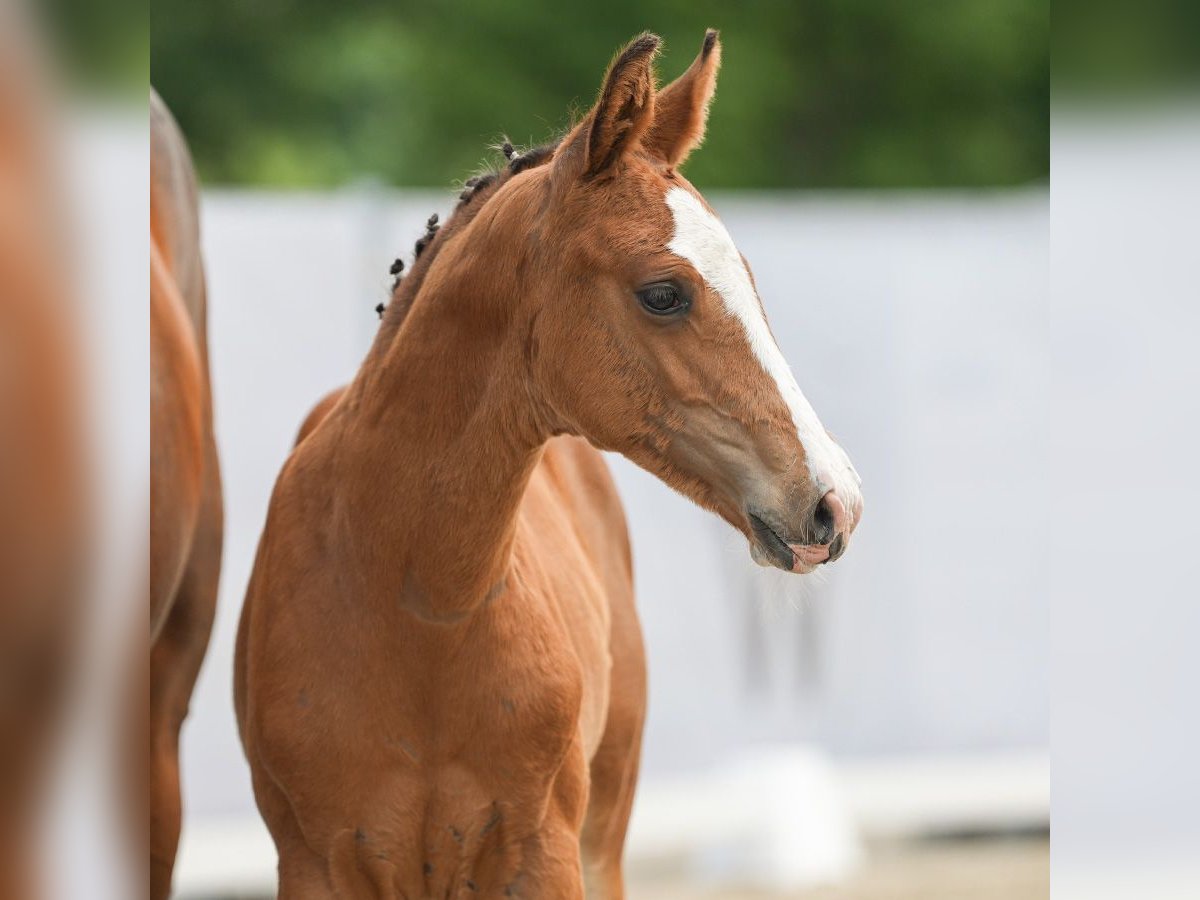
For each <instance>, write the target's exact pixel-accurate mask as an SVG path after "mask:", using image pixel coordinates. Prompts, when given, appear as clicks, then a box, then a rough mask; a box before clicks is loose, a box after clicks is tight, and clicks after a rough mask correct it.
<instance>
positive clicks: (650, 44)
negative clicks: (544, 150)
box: [557, 34, 661, 177]
mask: <svg viewBox="0 0 1200 900" xmlns="http://www.w3.org/2000/svg"><path fill="white" fill-rule="evenodd" d="M660 43H661V41H660V39H659V37H658V35H654V34H643V35H641V36H640V37H638V38H635V39H634V40H633V42H632V43H630V44H629V46H627V47H626V48H625V49H624V50H622V51H621V52H620V53H619V54H617V56H616V58H615V59H614V60H613V61H612V65H610V66H609V67H608V74H607V75H606V76H605V77H604V87H603V88H601V90H600V98H599V99H598V100H597V101H596V105H595V106H594V107H592V110H591V112H589V113H588V115H587V117H586V118H585V119H584V120H583V121H582V122H580V123H579V124H578V125H577V126H576V127H575V129H574V131H572V132H571V134H569V135H568V136H567V138H566V140H564V141H563V147H562V150H561V151H560V152H559V153H558V154H557V155H558V157H559V165H561V166H563V167H567V168H570V169H571V170H573V171H572V173H571V174H573V175H575V176H582V177H591V176H594V175H599V174H600V173H601V172H604V171H606V170H607V169H610V168H611V167H612V166H613V165H614V164H615V163H616V162H617V161H618V160H619V159H620V158H621V157H622V156H623V155H624V154H625V153H627V152H629V151H630V150H631V149H633V148H634V147H635V146H637V144H638V141H639V140H640V139H641V136H642V135H643V134H645V133H646V131H647V129H649V127H650V125H651V123H652V122H653V121H654V56H655V54H656V53H658V46H659V44H660Z"/></svg>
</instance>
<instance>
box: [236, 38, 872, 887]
mask: <svg viewBox="0 0 1200 900" xmlns="http://www.w3.org/2000/svg"><path fill="white" fill-rule="evenodd" d="M658 45H659V40H658V38H657V37H654V36H652V35H644V36H642V37H639V38H638V39H636V40H635V41H634V42H633V43H631V44H630V45H629V46H628V47H627V48H626V49H625V50H624V51H623V52H622V53H620V55H618V56H617V58H616V59H615V60H614V61H613V63H612V65H611V67H610V68H609V71H608V74H607V76H606V78H605V82H604V86H603V88H602V90H601V92H600V97H599V100H598V102H597V104H596V106H595V107H594V108H593V109H592V111H591V112H590V113H589V114H588V115H587V117H586V118H585V119H584V120H583V121H582V122H581V123H580V124H579V125H578V126H576V127H575V128H574V129H573V130H572V131H571V132H570V133H569V134H568V135H567V136H566V137H565V138H564V139H563V140H562V141H561V142H560V143H559V144H557V145H556V146H554V147H550V148H542V149H540V150H536V151H532V152H530V153H528V154H525V155H523V156H515V155H513V154H512V153H511V148H508V147H506V155H509V156H510V162H509V164H508V165H507V166H506V167H505V168H504V169H503V170H501V171H500V172H497V173H492V174H489V175H485V176H482V177H480V178H476V179H472V181H470V182H468V188H467V190H466V191H465V192H464V194H463V196H462V198H461V202H460V204H459V206H458V208H457V210H456V211H455V213H454V215H453V216H452V217H451V219H450V220H449V222H448V223H447V224H446V226H445V227H443V228H441V229H440V230H437V229H435V228H434V227H433V225H432V223H431V227H430V232H429V234H427V235H426V236H425V237H424V238H423V239H422V241H421V242H419V243H418V251H419V253H418V258H417V261H416V265H415V266H414V268H413V271H412V272H411V273H410V274H409V275H408V276H407V277H405V278H403V279H402V280H400V281H399V283H398V285H397V287H396V289H395V291H394V292H393V299H392V303H391V305H390V307H389V308H388V309H387V310H386V312H385V314H384V317H383V324H382V326H381V328H380V331H379V335H378V337H377V339H376V341H375V344H374V345H373V347H372V349H371V350H370V352H369V353H368V355H367V358H366V360H365V361H364V363H363V365H362V367H361V369H360V370H359V372H358V375H357V377H356V378H355V379H354V381H353V382H352V383H351V384H350V385H349V386H348V387H347V388H346V389H345V390H344V391H343V392H341V393H340V394H335V395H333V396H332V397H330V398H326V400H324V401H322V404H321V405H320V407H319V408H318V409H317V410H316V411H314V414H313V415H311V416H310V417H309V420H308V421H307V422H306V423H305V427H304V429H303V430H302V434H301V439H300V441H299V443H298V445H297V447H296V449H295V451H294V452H293V453H292V455H291V457H290V459H289V460H288V461H287V463H286V464H285V466H284V468H283V471H282V473H281V474H280V476H279V480H278V483H277V484H276V487H275V492H274V496H273V498H272V500H271V505H270V510H269V513H268V516H267V524H266V528H265V531H264V532H263V536H262V541H261V543H260V546H259V551H258V558H257V561H256V564H255V568H254V573H253V575H252V577H251V581H250V587H249V591H248V594H247V598H246V605H245V608H244V610H243V613H242V621H241V629H240V633H239V636H238V650H237V672H236V678H235V690H236V696H237V708H238V718H239V722H240V724H241V733H242V739H243V742H244V745H245V750H246V755H247V757H248V759H249V761H250V766H251V769H252V772H253V778H254V788H255V792H256V795H257V798H258V804H259V807H260V809H261V811H262V813H263V816H264V818H265V819H266V822H267V825H268V827H269V828H270V830H271V833H272V835H273V836H274V839H275V843H276V846H277V848H278V850H279V878H280V896H281V897H283V898H312V897H328V896H338V897H390V898H401V897H403V898H409V900H415V898H424V897H437V898H443V897H476V896H496V897H500V896H505V897H545V898H564V897H568V898H569V897H582V896H584V894H585V890H586V893H587V895H588V896H590V897H606V898H613V897H621V896H623V894H624V888H623V884H622V875H621V856H622V845H623V843H624V837H625V829H626V824H627V821H628V818H629V811H630V806H631V803H632V800H633V792H634V785H635V781H636V778H637V770H638V753H639V744H640V739H641V733H642V722H643V717H644V714H645V704H646V695H645V669H644V659H643V653H642V640H641V634H640V630H639V625H638V620H637V614H636V612H635V609H634V602H633V586H632V573H631V563H630V548H629V543H628V537H627V534H626V531H625V525H624V521H623V516H622V511H621V505H620V501H619V500H618V498H617V495H616V493H615V491H614V489H613V485H612V482H611V480H610V478H609V475H608V472H607V470H606V468H605V464H604V462H603V460H602V458H601V456H600V454H599V453H598V452H597V451H596V450H595V449H593V448H594V447H598V448H601V449H608V450H615V451H617V452H620V453H622V454H624V455H625V456H627V457H629V458H630V459H632V460H633V461H635V462H636V463H638V464H639V465H641V466H643V467H645V468H646V469H648V470H650V471H651V472H653V473H655V474H656V475H658V476H659V477H661V478H662V479H663V480H664V481H666V482H667V483H668V484H670V485H672V486H673V487H675V488H677V489H679V490H680V491H682V492H684V493H685V494H687V495H688V496H689V497H691V498H692V499H694V500H695V501H697V502H698V503H700V504H702V505H704V506H705V507H707V508H709V509H711V510H713V511H714V512H716V513H717V514H718V515H720V516H722V517H723V518H725V519H726V520H727V521H728V522H729V523H730V524H731V525H733V526H734V527H735V528H737V529H739V530H740V531H742V532H743V533H744V534H745V535H746V537H747V538H748V539H749V541H750V546H751V548H752V554H753V555H754V558H755V559H756V560H758V561H759V562H761V563H763V564H771V565H775V566H778V567H780V568H783V569H786V570H789V571H796V572H807V571H809V570H811V568H812V567H813V566H815V565H817V564H818V563H821V562H825V561H828V560H831V559H834V558H836V557H837V556H839V555H840V554H841V553H842V552H843V550H844V549H845V547H846V543H847V541H848V539H849V535H850V532H851V531H852V530H853V528H854V526H855V524H856V522H857V519H858V515H859V511H860V510H861V498H860V494H859V489H858V478H857V476H856V474H855V473H854V470H853V468H852V467H851V465H850V463H849V461H848V460H847V458H846V456H845V454H844V453H843V452H842V451H841V449H840V448H839V447H838V446H837V444H835V443H834V442H833V440H832V439H830V438H829V436H828V435H827V434H826V432H825V431H824V429H823V428H822V427H821V425H820V423H819V422H818V420H817V418H816V416H815V415H814V413H813V411H812V408H811V407H810V406H809V405H808V403H807V402H806V401H805V400H804V397H803V395H802V394H801V393H800V390H799V388H798V387H797V386H796V383H795V381H794V379H793V378H792V376H791V373H790V371H789V369H788V367H787V364H786V363H785V362H784V360H783V358H782V356H781V355H780V352H779V350H778V348H777V346H776V344H775V342H774V339H773V338H772V336H771V333H770V331H769V330H768V328H767V324H766V321H765V320H764V318H763V311H762V307H761V305H760V303H759V300H758V297H757V295H756V293H755V289H754V286H753V282H752V280H751V277H750V273H749V271H748V270H747V268H746V265H745V263H744V261H743V260H742V258H741V256H740V255H739V254H738V252H737V250H736V249H735V247H734V245H733V243H732V242H731V240H730V238H729V235H728V234H727V232H726V231H725V229H724V227H723V226H722V225H721V223H720V222H719V221H718V220H717V218H716V217H715V216H714V215H713V213H712V211H711V210H710V209H709V207H708V206H707V204H706V203H705V202H704V201H703V199H702V198H701V197H700V195H699V194H698V193H697V191H696V190H695V188H693V187H692V186H691V185H690V184H689V183H688V182H687V181H686V180H685V179H684V178H683V177H682V176H680V175H679V174H678V172H677V171H676V168H677V166H678V165H679V164H680V163H681V162H682V161H683V159H684V158H685V157H686V156H687V154H688V153H689V152H690V151H691V150H692V148H693V147H694V146H695V145H696V144H698V143H699V142H700V140H701V138H702V136H703V131H704V123H705V119H706V115H707V107H708V103H709V100H710V98H711V96H712V93H713V88H714V82H715V78H716V73H717V67H718V62H719V56H720V48H719V46H718V43H717V35H716V33H715V32H709V33H708V34H707V35H706V37H705V39H704V44H703V49H702V51H701V53H700V55H699V57H698V58H697V59H696V61H695V62H694V63H693V64H692V65H691V67H690V68H689V69H688V70H687V71H686V72H685V73H684V74H683V75H682V76H681V77H680V78H679V79H678V80H677V81H675V82H674V83H672V84H671V85H669V86H668V87H666V88H664V89H663V90H661V91H657V90H656V88H655V82H654V72H653V68H652V64H653V58H654V55H655V53H656V51H657V48H658ZM585 885H586V888H585Z"/></svg>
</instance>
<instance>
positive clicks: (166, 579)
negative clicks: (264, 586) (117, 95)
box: [148, 91, 223, 900]
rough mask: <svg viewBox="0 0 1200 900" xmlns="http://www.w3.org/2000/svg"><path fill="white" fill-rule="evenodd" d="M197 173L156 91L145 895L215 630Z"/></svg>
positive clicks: (163, 851) (160, 867)
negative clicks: (181, 734)
mask: <svg viewBox="0 0 1200 900" xmlns="http://www.w3.org/2000/svg"><path fill="white" fill-rule="evenodd" d="M206 318H207V312H206V297H205V289H204V269H203V266H202V264H201V258H200V233H199V215H198V211H197V203H196V176H195V173H194V172H193V171H192V163H191V157H190V155H189V154H188V150H187V145H186V144H185V143H184V140H183V136H182V135H181V134H180V132H179V129H178V127H177V126H176V125H175V120H174V119H173V118H172V117H171V114H170V112H169V111H168V110H167V108H166V106H165V105H164V104H163V102H162V100H160V99H159V97H158V95H157V94H156V93H154V92H153V91H151V94H150V693H149V703H150V707H149V720H148V721H149V731H150V734H149V742H150V743H149V753H150V760H149V768H150V771H149V805H150V820H149V822H150V834H149V841H150V897H151V898H152V900H161V898H165V897H166V896H167V894H169V893H170V889H171V870H172V869H173V867H174V864H175V849H176V845H177V844H178V842H179V821H180V798H179V729H180V727H181V726H182V725H183V720H184V717H185V716H186V715H187V711H188V703H189V701H190V700H191V696H192V688H193V687H194V686H195V683H196V676H197V674H198V673H199V671H200V663H201V662H202V661H203V659H204V653H205V650H206V649H207V647H208V637H209V632H210V631H211V630H212V623H213V614H214V612H215V610H216V602H217V577H218V575H219V573H220V569H221V538H222V530H223V514H222V503H221V476H220V470H219V468H218V464H217V448H216V444H215V442H214V440H213V430H212V402H211V394H210V388H209V374H208V341H207V337H206Z"/></svg>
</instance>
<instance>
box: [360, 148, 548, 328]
mask: <svg viewBox="0 0 1200 900" xmlns="http://www.w3.org/2000/svg"><path fill="white" fill-rule="evenodd" d="M557 147H558V141H555V142H553V143H549V144H543V145H542V146H540V147H534V148H532V149H530V150H527V151H525V152H524V153H518V152H517V151H516V150H515V149H514V147H513V145H512V144H511V143H509V142H508V141H505V142H504V143H503V144H501V145H500V146H499V147H498V148H497V149H499V150H500V151H501V152H502V153H503V154H504V158H505V162H504V164H502V165H498V166H493V167H490V168H488V169H486V170H485V171H483V172H481V173H479V174H477V175H473V176H472V177H470V178H468V179H467V180H466V182H465V183H464V184H463V191H462V193H461V194H459V195H458V203H457V204H455V206H454V210H453V212H451V213H450V217H449V218H448V219H447V220H446V222H445V223H444V224H442V225H439V224H438V216H437V213H434V214H433V215H432V216H430V217H429V221H428V222H426V223H425V233H424V234H422V235H421V237H419V238H418V239H417V242H416V245H415V247H414V248H413V263H412V266H411V268H410V269H409V272H408V274H407V275H404V276H402V275H401V273H402V272H403V271H404V260H403V259H397V260H396V261H395V262H394V263H392V267H391V269H390V270H389V271H390V272H391V274H392V275H394V276H395V277H396V280H395V281H394V282H393V283H392V295H391V301H390V302H389V303H388V304H387V306H386V307H385V306H384V305H383V304H382V303H381V304H379V306H377V307H375V310H376V312H378V313H379V317H380V318H381V319H382V320H383V325H382V327H381V331H383V330H388V331H394V330H395V329H396V328H397V327H399V325H400V323H401V322H403V321H404V317H405V315H407V313H408V309H409V307H410V306H411V305H412V302H413V299H414V298H415V297H416V296H417V293H418V292H419V291H420V290H421V284H422V282H423V281H424V280H425V273H426V272H428V271H429V267H430V266H431V265H432V264H433V261H434V259H436V258H437V255H438V251H439V250H441V248H442V247H443V246H444V244H445V242H446V241H447V240H448V239H449V238H450V237H451V236H452V235H453V234H455V232H457V231H459V230H460V229H462V228H463V227H464V226H466V225H467V224H468V223H469V222H471V220H473V219H474V218H475V216H476V215H478V213H479V211H480V210H481V209H483V207H484V205H485V204H486V203H487V202H488V200H490V199H491V198H492V197H493V196H495V194H496V192H497V191H498V190H499V189H500V187H501V186H502V185H503V184H504V183H505V182H506V181H508V180H509V179H510V178H512V177H513V176H515V175H518V174H520V173H521V172H524V171H525V170H526V169H532V168H535V167H537V166H540V165H544V164H545V163H546V162H547V161H548V160H549V159H550V158H551V157H552V156H553V155H554V151H555V149H557Z"/></svg>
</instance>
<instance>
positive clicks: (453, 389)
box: [333, 297, 545, 621]
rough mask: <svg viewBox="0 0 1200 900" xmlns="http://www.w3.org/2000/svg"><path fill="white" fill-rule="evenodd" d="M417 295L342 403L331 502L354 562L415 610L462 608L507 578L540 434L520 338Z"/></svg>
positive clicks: (461, 612) (454, 614)
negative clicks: (467, 320)
mask: <svg viewBox="0 0 1200 900" xmlns="http://www.w3.org/2000/svg"><path fill="white" fill-rule="evenodd" d="M456 299H457V298H450V297H445V298H437V297H434V298H422V301H421V302H420V304H418V305H416V306H415V307H414V309H413V310H412V312H411V313H410V314H409V317H408V319H407V320H406V321H405V323H404V324H403V326H401V328H400V330H399V332H398V333H397V335H396V337H395V339H394V340H393V341H392V343H391V346H390V347H389V348H388V349H387V351H386V352H385V353H382V354H372V356H371V357H370V358H369V359H368V362H367V363H366V364H365V365H364V369H363V371H362V372H360V374H359V377H358V379H357V380H356V382H355V384H354V385H352V387H351V389H350V390H351V396H350V398H349V399H350V401H351V402H350V403H349V404H346V410H345V423H344V426H343V428H342V430H341V433H340V436H339V439H338V440H339V445H338V446H337V447H334V448H333V454H334V456H335V457H336V458H337V464H336V466H335V469H336V472H337V474H336V476H335V478H336V484H335V485H334V491H335V496H336V497H338V498H340V499H341V500H343V501H344V502H340V503H337V502H335V510H336V513H335V514H336V515H337V516H338V524H339V531H340V532H341V534H342V535H343V536H344V537H345V541H343V542H342V546H344V547H346V548H353V549H352V551H351V552H352V555H353V565H355V566H356V567H358V571H356V572H355V576H356V577H357V576H359V575H361V577H362V578H364V579H367V582H368V583H366V584H365V585H364V587H366V588H367V590H368V591H371V592H375V591H379V592H381V593H382V594H383V595H386V596H387V597H389V602H399V603H401V604H403V605H405V606H406V607H408V608H409V609H410V610H411V611H412V612H413V613H414V614H416V615H419V616H421V617H423V618H427V619H433V620H438V621H453V620H456V619H459V618H461V617H463V616H465V615H467V614H469V613H470V612H471V611H472V610H474V609H476V608H478V606H479V605H480V604H482V603H484V602H487V601H489V600H491V599H493V598H494V597H496V596H497V595H498V594H499V593H501V592H502V591H503V590H504V588H505V584H504V581H505V574H506V572H507V571H508V567H509V563H510V559H511V554H512V544H513V539H514V535H515V531H516V521H517V513H518V510H519V507H520V504H521V499H522V497H523V495H524V493H525V489H526V487H527V485H528V483H529V478H530V476H531V475H532V473H533V470H534V468H535V466H536V465H537V462H538V460H539V458H540V455H541V447H542V445H543V443H544V440H545V435H543V434H542V433H541V431H540V430H539V428H538V426H537V425H536V422H535V416H534V413H533V410H532V409H531V404H530V399H529V397H528V392H527V389H526V375H525V372H524V362H523V352H522V350H521V347H522V346H523V345H522V342H521V341H520V339H519V338H517V337H516V336H515V335H513V334H512V329H511V328H508V327H503V326H502V325H501V324H500V323H497V325H496V327H489V326H488V325H487V324H484V325H482V327H480V325H479V323H475V327H462V326H461V325H460V324H459V320H456V319H455V317H454V315H453V314H449V313H447V312H446V309H449V308H450V307H444V308H442V309H440V310H439V307H438V305H437V304H438V303H454V302H455V300H456Z"/></svg>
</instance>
